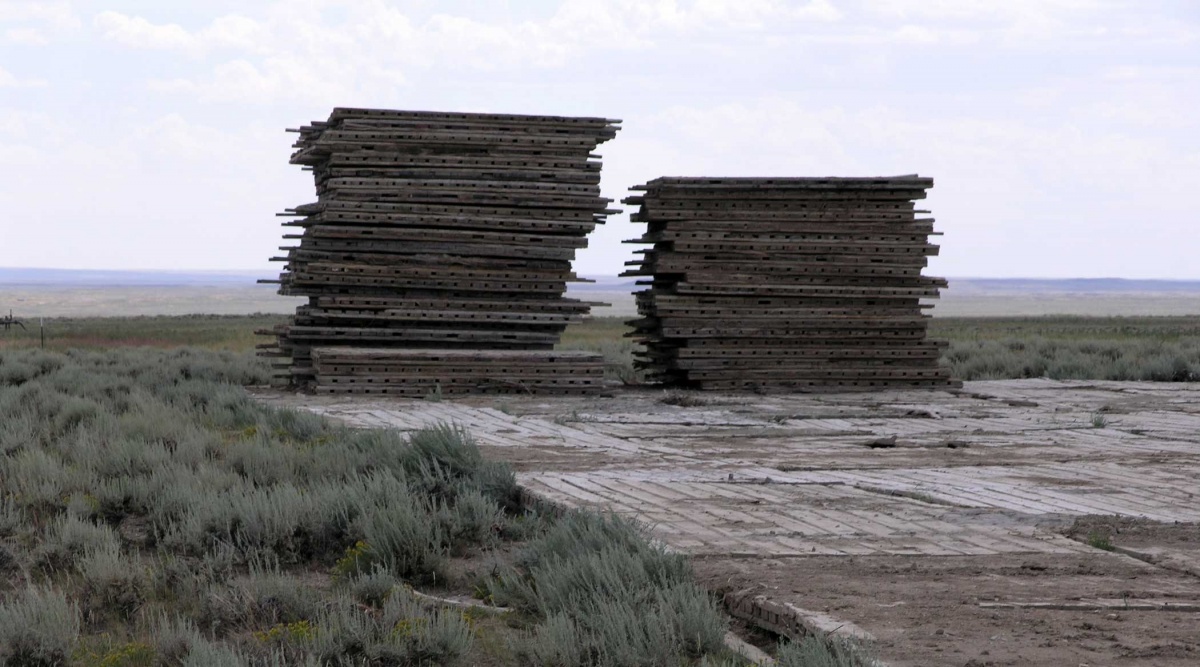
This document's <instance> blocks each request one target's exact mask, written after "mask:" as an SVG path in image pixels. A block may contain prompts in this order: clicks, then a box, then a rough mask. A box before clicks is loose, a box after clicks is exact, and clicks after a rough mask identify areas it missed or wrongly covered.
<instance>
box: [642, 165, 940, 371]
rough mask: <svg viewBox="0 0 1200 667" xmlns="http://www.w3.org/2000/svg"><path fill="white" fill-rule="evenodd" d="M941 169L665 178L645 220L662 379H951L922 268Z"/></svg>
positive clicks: (653, 348)
mask: <svg viewBox="0 0 1200 667" xmlns="http://www.w3.org/2000/svg"><path fill="white" fill-rule="evenodd" d="M932 186H933V179H930V178H920V177H917V176H899V177H894V178H658V179H655V180H653V181H650V182H649V183H647V184H646V185H643V186H639V187H636V188H633V189H634V190H638V191H642V192H643V193H644V194H641V195H637V196H631V197H629V198H627V199H625V200H624V201H625V203H627V204H632V205H638V206H640V207H641V208H640V210H638V211H637V212H636V213H635V214H634V215H633V216H632V217H631V219H632V220H633V221H634V222H643V223H646V224H647V225H648V230H647V232H646V234H645V235H644V236H643V237H642V238H640V239H634V240H632V241H629V243H639V244H648V245H652V246H653V247H652V248H651V249H648V250H641V251H639V253H640V254H641V255H642V258H641V259H640V260H637V261H633V262H629V264H631V265H634V266H636V267H637V268H635V269H632V270H630V271H627V272H626V273H625V274H624V275H625V276H636V277H639V278H641V277H645V278H649V280H644V281H639V284H641V285H649V288H648V289H645V290H643V291H641V292H638V293H637V304H638V312H639V314H640V315H641V316H642V318H641V319H639V320H636V321H634V322H631V323H630V324H632V325H633V326H634V328H635V333H634V337H635V338H638V339H640V340H641V341H642V342H643V343H644V344H645V351H644V352H640V353H639V360H638V366H639V367H640V368H642V369H644V370H646V371H647V372H648V374H649V377H650V379H651V380H657V381H661V382H663V383H665V384H670V385H676V386H683V387H693V388H698V389H750V390H767V389H778V390H796V391H805V390H828V389H850V390H854V389H871V388H876V389H879V388H888V387H949V386H956V384H957V383H955V382H953V381H952V380H951V379H950V376H949V371H948V369H946V368H945V367H942V366H939V365H938V357H939V353H940V351H941V349H942V348H943V347H944V344H943V343H941V342H938V341H931V340H927V339H926V329H927V325H928V321H929V316H928V315H925V314H924V313H923V308H925V306H922V304H921V302H920V300H921V299H922V298H932V297H937V296H938V288H940V287H945V286H946V281H945V280H944V279H942V278H929V277H925V276H922V275H921V270H922V269H923V268H924V267H925V266H926V264H927V263H928V258H929V257H930V256H932V255H936V254H937V250H938V247H937V246H935V245H931V244H930V243H929V238H928V237H929V236H930V235H931V234H934V231H933V219H932V218H928V217H924V218H919V217H917V215H918V214H925V213H928V211H920V210H916V208H915V205H914V201H915V200H917V199H924V198H925V190H926V189H927V188H930V187H932Z"/></svg>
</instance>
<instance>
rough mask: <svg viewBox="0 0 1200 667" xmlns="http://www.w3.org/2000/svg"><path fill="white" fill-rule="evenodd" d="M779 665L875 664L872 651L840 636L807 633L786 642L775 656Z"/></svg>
mask: <svg viewBox="0 0 1200 667" xmlns="http://www.w3.org/2000/svg"><path fill="white" fill-rule="evenodd" d="M776 660H777V661H778V665H779V667H872V666H873V665H877V664H878V662H877V661H876V660H875V658H874V657H873V655H872V654H871V651H870V650H869V649H867V648H866V647H864V646H863V645H861V644H859V643H857V642H854V641H852V640H849V639H844V638H841V637H831V636H826V635H808V636H807V637H805V638H804V639H802V640H800V641H798V642H784V643H783V644H781V645H780V646H779V652H778V655H776Z"/></svg>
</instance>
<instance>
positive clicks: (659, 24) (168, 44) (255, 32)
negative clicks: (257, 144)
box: [93, 0, 842, 103]
mask: <svg viewBox="0 0 1200 667" xmlns="http://www.w3.org/2000/svg"><path fill="white" fill-rule="evenodd" d="M334 6H336V7H339V8H340V9H342V10H344V11H343V13H342V16H341V18H340V20H338V21H331V20H330V19H329V17H328V16H326V15H325V14H324V13H323V10H325V9H328V8H329V7H334ZM841 17H842V15H841V12H840V11H838V10H837V8H835V7H834V6H833V5H832V3H831V2H830V1H829V0H810V1H809V2H794V1H790V0H691V1H690V2H679V1H677V0H651V1H646V0H565V1H564V2H563V3H562V4H561V5H560V6H559V7H558V8H557V9H556V10H555V11H554V12H553V14H551V15H549V16H546V17H541V18H538V19H536V20H526V21H490V22H489V21H481V20H476V19H474V18H472V17H470V16H463V15H458V14H449V13H444V12H434V13H433V14H431V15H429V16H428V17H426V18H424V19H423V20H421V21H419V22H418V21H414V19H413V18H412V16H410V15H409V14H406V13H404V12H403V11H401V10H400V9H398V8H397V7H395V6H393V5H392V4H390V3H388V2H384V1H383V0H361V1H359V2H354V3H332V2H325V1H320V0H317V1H314V2H306V3H293V2H286V3H280V2H276V3H273V4H271V5H269V6H268V7H267V8H266V10H265V11H262V12H259V13H258V14H256V15H255V16H254V17H249V16H241V15H228V16H222V17H220V18H217V19H215V20H213V21H211V22H210V23H209V24H208V25H206V26H204V27H201V28H198V29H193V30H189V29H187V28H185V27H184V26H182V25H179V24H175V23H162V24H156V23H152V22H150V21H148V20H147V19H145V18H143V17H140V16H134V15H128V14H122V13H119V12H115V11H105V12H101V13H100V14H98V15H97V16H96V17H95V19H94V21H93V23H94V26H95V28H96V29H97V30H98V31H99V32H100V34H101V36H102V37H103V38H104V39H105V40H108V41H109V42H111V43H114V44H119V45H121V46H124V47H127V48H135V49H148V50H149V49H153V50H164V51H174V52H177V53H181V54H186V55H189V56H192V57H197V58H201V59H202V60H205V61H209V60H213V59H218V62H216V63H215V64H213V65H211V69H210V70H209V72H208V73H207V76H200V77H186V78H184V77H178V78H172V79H165V80H157V81H154V82H152V84H151V88H152V89H154V90H157V91H161V92H177V93H188V94H193V95H196V96H197V97H199V98H201V99H203V100H207V101H215V100H221V101H229V102H239V101H240V102H248V103H266V102H271V101H281V100H298V99H300V100H319V99H328V97H329V96H330V95H343V96H344V95H355V94H358V95H363V94H367V95H371V94H373V92H374V91H379V90H385V89H387V88H389V87H394V86H397V85H400V84H402V83H404V82H407V81H410V80H411V79H412V74H413V73H415V72H430V71H434V70H439V71H444V72H445V71H449V72H492V71H496V70H498V69H503V68H515V67H533V68H546V69H558V68H563V67H565V66H567V64H568V63H570V62H571V61H572V60H573V59H576V58H579V57H581V56H583V55H586V54H594V53H603V52H606V51H636V50H647V49H651V48H654V47H655V46H656V44H658V42H659V41H661V40H664V39H668V38H672V39H674V38H679V37H681V36H686V35H689V34H693V33H718V34H721V35H724V34H727V33H729V32H730V31H733V32H735V33H745V34H753V33H756V32H762V31H766V32H770V33H778V34H781V35H787V34H789V33H788V32H787V31H788V30H789V26H791V25H794V24H797V23H811V24H824V23H829V22H836V21H838V20H839V19H840V18H841ZM697 48H699V47H697ZM219 51H226V52H230V53H232V54H234V55H233V57H230V56H229V55H228V54H226V55H223V56H221V55H214V54H216V53H217V52H219Z"/></svg>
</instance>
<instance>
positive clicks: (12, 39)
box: [3, 28, 50, 46]
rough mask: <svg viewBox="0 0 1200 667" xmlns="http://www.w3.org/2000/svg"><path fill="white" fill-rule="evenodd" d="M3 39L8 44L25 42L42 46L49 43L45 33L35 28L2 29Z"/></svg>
mask: <svg viewBox="0 0 1200 667" xmlns="http://www.w3.org/2000/svg"><path fill="white" fill-rule="evenodd" d="M3 41H4V42H6V43H8V44H27V45H31V46H43V45H45V44H49V43H50V40H49V39H48V38H47V37H46V35H45V33H43V32H42V31H41V30H38V29H37V28H9V29H8V30H5V31H4V40H3Z"/></svg>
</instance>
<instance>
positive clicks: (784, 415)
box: [262, 380, 1200, 665]
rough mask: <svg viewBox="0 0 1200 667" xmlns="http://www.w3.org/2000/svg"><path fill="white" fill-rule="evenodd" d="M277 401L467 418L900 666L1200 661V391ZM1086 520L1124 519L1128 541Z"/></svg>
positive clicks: (572, 494)
mask: <svg viewBox="0 0 1200 667" xmlns="http://www.w3.org/2000/svg"><path fill="white" fill-rule="evenodd" d="M680 397H684V398H685V399H690V400H683V401H680V400H679V399H680ZM262 398H263V400H266V401H269V402H272V403H276V404H283V405H289V406H295V407H303V408H304V409H307V410H311V411H313V412H317V413H320V414H324V415H327V416H329V417H332V418H335V419H338V420H340V421H343V422H345V423H347V424H349V425H352V426H357V427H383V428H395V429H400V430H413V429H418V428H421V427H422V426H424V425H427V424H431V423H436V422H441V421H444V422H454V423H458V424H461V425H462V426H464V427H465V428H467V429H469V430H470V431H471V432H472V433H473V434H474V436H475V438H476V439H477V441H478V442H479V444H480V445H481V447H483V448H484V449H485V450H486V451H487V453H488V454H489V455H490V456H493V457H496V458H501V459H505V460H508V461H510V462H511V463H512V464H513V465H514V466H515V468H516V469H517V470H518V479H519V480H520V482H521V483H522V485H523V486H524V487H525V488H526V489H527V490H528V491H529V492H531V493H533V494H535V495H537V496H540V497H542V498H544V499H548V500H550V501H553V502H556V503H560V504H562V505H568V506H579V507H603V508H608V509H610V510H612V511H615V512H618V513H622V514H627V515H629V516H634V517H638V518H639V519H641V520H642V521H644V522H646V523H647V524H648V525H649V526H651V529H652V531H653V532H654V534H655V535H657V536H658V537H659V538H661V539H662V540H664V541H665V542H666V543H667V544H668V545H669V546H670V547H672V548H674V549H677V550H679V551H682V552H685V553H688V554H690V555H692V556H693V557H694V559H695V560H694V562H695V565H696V568H697V571H698V573H699V574H700V576H701V577H702V579H703V580H704V581H705V582H706V583H707V584H708V585H710V587H711V588H712V589H713V590H714V591H717V592H718V593H720V594H722V595H725V596H726V601H727V602H728V603H729V604H730V607H731V608H732V609H734V610H735V611H737V612H738V613H741V614H742V615H745V616H748V617H752V620H753V621H754V622H757V623H759V624H760V625H763V626H765V627H771V628H774V629H776V630H779V631H781V632H785V633H793V634H794V633H796V632H801V631H803V630H802V629H803V628H813V627H817V628H824V629H827V630H835V631H837V632H840V633H846V634H856V635H862V636H867V637H870V638H872V639H873V640H874V642H875V644H876V645H877V647H878V649H879V651H880V653H881V657H882V659H883V661H884V662H885V663H886V664H891V665H943V664H945V665H989V664H990V665H1039V664H1046V665H1059V664H1070V665H1079V664H1088V665H1135V664H1136V665H1160V664H1161V665H1194V664H1200V635H1197V633H1196V632H1195V628H1196V627H1197V623H1200V615H1198V612H1200V502H1197V497H1198V496H1200V386H1198V385H1187V384H1167V383H1117V382H1055V381H1050V380H1016V381H1001V382H971V383H967V384H966V386H965V387H964V388H963V389H962V390H957V391H929V390H891V391H884V392H873V393H870V394H853V393H851V394H830V395H755V394H715V393H711V392H705V393H702V394H697V393H679V392H672V393H666V392H663V391H661V390H613V391H612V392H611V394H609V395H608V396H606V397H603V398H599V399H597V398H594V397H592V398H572V397H545V396H537V397H502V398H495V397H470V398H466V399H462V400H459V401H454V402H450V401H441V402H431V401H420V400H404V399H391V400H385V399H379V398H370V399H361V398H350V397H307V396H294V395H287V394H263V396H262ZM680 402H682V403H684V404H685V405H687V407H682V406H680V405H675V404H676V403H680ZM1089 521H1093V522H1094V521H1110V522H1111V521H1118V522H1124V523H1121V524H1120V526H1119V527H1118V528H1114V529H1113V530H1112V532H1111V534H1110V533H1108V532H1105V533H1103V535H1102V537H1104V538H1106V539H1107V540H1109V541H1110V542H1111V545H1112V546H1113V547H1114V548H1113V550H1111V551H1108V550H1103V549H1100V548H1097V547H1094V546H1090V545H1089V542H1090V543H1091V544H1102V545H1103V542H1102V541H1100V540H1098V539H1097V538H1098V536H1099V535H1100V534H1099V533H1095V532H1087V531H1094V530H1098V529H1093V528H1087V529H1086V530H1085V529H1082V528H1079V527H1078V526H1080V525H1083V524H1082V523H1080V522H1089ZM1088 525H1091V524H1088ZM1105 525H1107V524H1105ZM1114 525H1116V524H1114ZM1081 530H1084V532H1082V533H1081V532H1080V531H1081ZM1105 530H1107V529H1105ZM1122 601H1123V602H1122Z"/></svg>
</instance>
